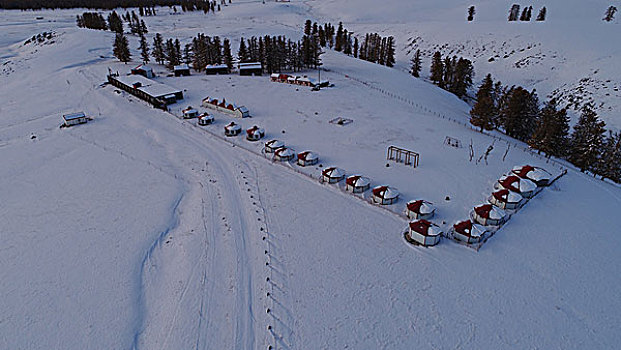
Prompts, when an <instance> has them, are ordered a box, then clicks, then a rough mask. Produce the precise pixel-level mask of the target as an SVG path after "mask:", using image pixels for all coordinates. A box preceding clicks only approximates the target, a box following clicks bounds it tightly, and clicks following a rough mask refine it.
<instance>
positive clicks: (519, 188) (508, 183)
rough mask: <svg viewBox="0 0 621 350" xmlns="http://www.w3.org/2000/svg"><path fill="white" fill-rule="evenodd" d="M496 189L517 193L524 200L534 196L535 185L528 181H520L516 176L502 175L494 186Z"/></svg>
mask: <svg viewBox="0 0 621 350" xmlns="http://www.w3.org/2000/svg"><path fill="white" fill-rule="evenodd" d="M495 187H496V188H497V189H502V188H506V189H508V190H510V191H513V192H517V193H519V194H520V195H522V197H524V198H531V197H532V196H534V195H535V190H537V185H535V183H534V182H532V181H530V180H528V179H522V178H521V177H519V176H517V175H503V177H501V178H500V179H499V180H498V182H497V183H496V186H495Z"/></svg>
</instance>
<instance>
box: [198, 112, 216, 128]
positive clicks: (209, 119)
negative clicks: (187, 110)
mask: <svg viewBox="0 0 621 350" xmlns="http://www.w3.org/2000/svg"><path fill="white" fill-rule="evenodd" d="M213 122H214V118H213V116H212V115H211V114H209V113H203V114H201V115H200V116H198V125H209V124H212V123H213Z"/></svg>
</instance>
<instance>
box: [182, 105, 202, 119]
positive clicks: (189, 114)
mask: <svg viewBox="0 0 621 350" xmlns="http://www.w3.org/2000/svg"><path fill="white" fill-rule="evenodd" d="M196 117H198V111H197V110H196V109H194V108H192V107H188V108H186V109H184V110H183V118H185V119H192V118H196Z"/></svg>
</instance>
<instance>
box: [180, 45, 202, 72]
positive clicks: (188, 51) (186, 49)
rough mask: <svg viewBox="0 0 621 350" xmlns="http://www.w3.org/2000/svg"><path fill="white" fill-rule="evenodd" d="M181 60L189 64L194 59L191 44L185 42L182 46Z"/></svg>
mask: <svg viewBox="0 0 621 350" xmlns="http://www.w3.org/2000/svg"><path fill="white" fill-rule="evenodd" d="M182 61H183V63H185V64H187V65H190V64H191V63H192V62H193V61H194V54H193V52H192V44H185V45H184V46H183V56H182ZM199 71H200V70H199Z"/></svg>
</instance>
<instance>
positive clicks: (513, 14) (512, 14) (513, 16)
mask: <svg viewBox="0 0 621 350" xmlns="http://www.w3.org/2000/svg"><path fill="white" fill-rule="evenodd" d="M519 15H520V5H518V4H513V5H512V6H511V10H509V22H512V21H517V20H518V16H519Z"/></svg>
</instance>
